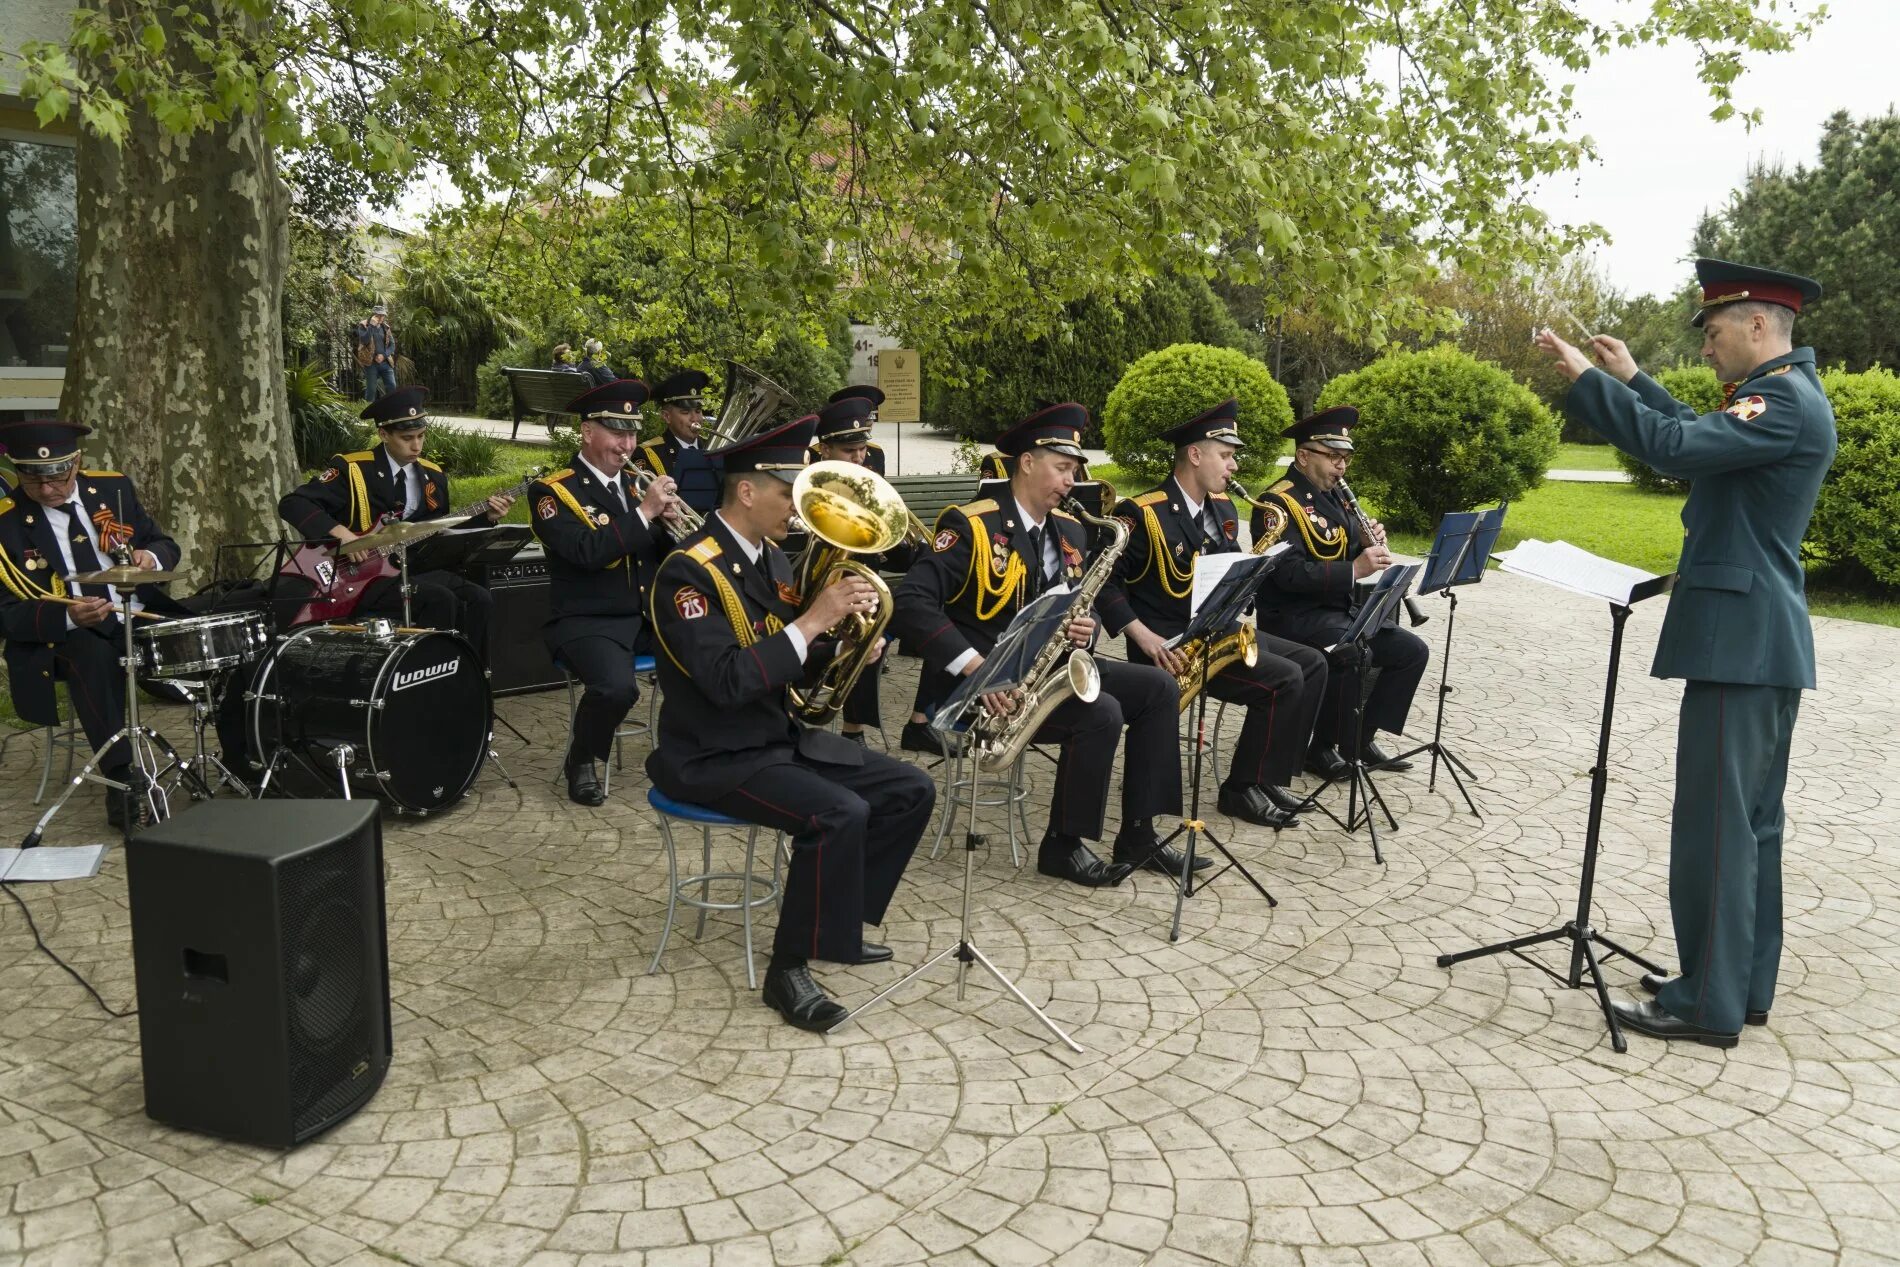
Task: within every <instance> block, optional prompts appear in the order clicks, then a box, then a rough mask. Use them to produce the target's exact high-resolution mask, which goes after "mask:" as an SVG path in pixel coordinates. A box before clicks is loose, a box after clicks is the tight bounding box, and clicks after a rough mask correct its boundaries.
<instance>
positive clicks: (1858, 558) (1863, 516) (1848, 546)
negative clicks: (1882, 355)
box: [1807, 368, 1900, 585]
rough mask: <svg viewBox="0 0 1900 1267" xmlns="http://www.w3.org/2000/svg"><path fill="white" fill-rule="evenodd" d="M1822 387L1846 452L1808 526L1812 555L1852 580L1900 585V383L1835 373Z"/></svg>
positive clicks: (1875, 372) (1873, 373)
mask: <svg viewBox="0 0 1900 1267" xmlns="http://www.w3.org/2000/svg"><path fill="white" fill-rule="evenodd" d="M1821 386H1822V387H1823V388H1825V389H1826V391H1827V398H1828V400H1829V401H1830V402H1831V403H1832V404H1833V406H1834V426H1835V428H1836V429H1837V430H1838V432H1839V433H1840V446H1841V447H1840V451H1839V452H1838V453H1836V454H1835V456H1834V465H1833V467H1832V468H1830V469H1829V471H1828V475H1827V482H1826V483H1824V484H1822V485H1821V497H1820V500H1819V501H1818V502H1817V503H1816V504H1815V507H1814V520H1813V522H1812V523H1810V524H1809V525H1808V539H1807V550H1808V554H1809V555H1810V556H1811V557H1812V558H1813V559H1814V560H1815V561H1816V562H1817V563H1821V564H1823V565H1826V566H1832V567H1838V568H1841V569H1843V570H1844V571H1845V572H1847V573H1848V576H1847V577H1846V578H1845V579H1847V580H1850V581H1852V580H1863V579H1865V578H1866V577H1872V578H1873V579H1874V580H1876V581H1879V582H1881V583H1882V584H1885V585H1900V378H1895V377H1894V374H1893V371H1891V370H1886V369H1879V368H1876V369H1871V370H1868V371H1866V372H1865V373H1862V374H1849V373H1847V372H1846V371H1845V370H1840V369H1833V370H1829V371H1827V372H1826V373H1825V374H1823V375H1821Z"/></svg>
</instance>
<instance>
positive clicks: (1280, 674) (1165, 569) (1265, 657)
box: [1098, 399, 1326, 861]
mask: <svg viewBox="0 0 1900 1267" xmlns="http://www.w3.org/2000/svg"><path fill="white" fill-rule="evenodd" d="M1239 410H1240V402H1239V401H1237V400H1231V399H1230V400H1225V401H1222V402H1221V403H1220V404H1218V405H1216V406H1214V407H1213V408H1212V409H1210V410H1208V411H1207V412H1206V413H1203V414H1201V415H1199V416H1198V417H1195V418H1191V419H1189V420H1188V421H1187V422H1184V423H1182V424H1181V425H1180V426H1178V427H1175V428H1174V429H1173V430H1171V431H1166V432H1163V433H1162V436H1161V438H1162V439H1164V440H1166V441H1168V442H1169V443H1170V444H1172V445H1174V473H1173V474H1172V475H1171V476H1169V477H1168V479H1167V480H1166V481H1164V482H1163V483H1162V484H1160V485H1159V486H1158V487H1155V488H1152V489H1149V490H1148V491H1147V492H1145V493H1142V494H1140V495H1139V496H1136V497H1128V498H1124V499H1123V500H1122V501H1121V503H1120V504H1119V505H1118V506H1116V507H1115V514H1116V515H1117V516H1118V517H1119V518H1121V519H1123V520H1125V521H1126V522H1127V523H1128V524H1129V526H1130V534H1129V539H1128V550H1127V552H1126V553H1124V554H1123V555H1122V557H1121V565H1120V566H1119V567H1118V568H1116V570H1115V580H1114V581H1113V582H1112V583H1111V584H1110V585H1109V587H1108V588H1107V589H1106V590H1105V591H1103V595H1102V601H1101V602H1100V604H1098V605H1099V607H1100V608H1101V612H1102V619H1103V620H1104V621H1105V622H1107V625H1108V631H1109V632H1110V633H1121V634H1123V635H1125V636H1126V637H1127V639H1128V660H1129V663H1131V664H1158V665H1160V666H1161V667H1162V668H1164V669H1167V670H1168V671H1169V672H1170V673H1178V672H1179V663H1178V657H1177V656H1176V655H1175V654H1174V653H1173V652H1172V651H1170V650H1169V649H1168V647H1167V641H1168V639H1170V638H1173V637H1175V636H1177V635H1178V634H1180V633H1181V632H1182V631H1183V630H1185V629H1186V628H1187V626H1188V620H1189V618H1190V616H1191V615H1192V613H1191V611H1190V608H1191V605H1192V601H1191V600H1192V596H1193V593H1194V561H1195V560H1196V559H1198V558H1200V556H1202V555H1203V554H1236V553H1239V551H1240V512H1239V511H1238V510H1237V509H1236V508H1235V506H1234V503H1233V501H1232V499H1230V498H1229V497H1228V496H1227V494H1226V492H1225V491H1223V490H1225V489H1226V487H1227V483H1228V481H1229V480H1230V479H1232V478H1233V474H1234V471H1235V469H1236V467H1237V466H1238V463H1237V462H1236V460H1235V458H1236V455H1237V454H1238V453H1239V452H1240V449H1241V447H1242V442H1241V438H1240V431H1239V428H1238V427H1236V425H1235V418H1236V416H1237V415H1238V413H1239ZM1207 690H1208V693H1209V694H1210V695H1212V696H1213V697H1214V698H1215V699H1219V700H1226V701H1227V702H1229V703H1232V704H1240V705H1243V706H1245V708H1246V710H1247V715H1246V720H1245V721H1244V722H1243V723H1242V724H1241V728H1240V742H1239V743H1238V744H1237V745H1235V747H1234V760H1233V764H1232V765H1231V766H1229V767H1228V773H1227V780H1226V782H1224V783H1222V784H1221V790H1220V809H1221V813H1223V814H1228V815H1231V816H1232V817H1234V818H1243V819H1246V820H1247V821H1248V822H1250V823H1258V824H1260V825H1261V826H1263V827H1288V826H1291V825H1292V824H1293V823H1294V822H1295V821H1296V820H1295V819H1294V818H1293V813H1292V811H1293V809H1294V808H1295V807H1296V806H1297V805H1298V804H1299V798H1298V797H1296V796H1294V795H1293V794H1292V793H1291V792H1289V791H1287V790H1286V788H1287V785H1288V784H1289V783H1291V782H1292V781H1293V776H1294V775H1296V774H1298V773H1299V771H1300V765H1301V762H1302V760H1303V758H1304V757H1305V755H1306V741H1307V739H1308V738H1309V737H1310V736H1311V735H1312V733H1313V722H1314V719H1315V718H1316V717H1317V716H1318V714H1319V704H1320V699H1321V698H1322V697H1323V696H1324V695H1325V692H1326V657H1325V656H1323V655H1321V654H1320V653H1319V652H1318V651H1315V650H1314V649H1313V648H1311V647H1308V646H1302V645H1301V644H1300V643H1297V642H1293V641H1290V640H1289V639H1286V638H1281V637H1277V636H1275V635H1273V634H1270V633H1266V632H1261V633H1260V635H1259V645H1258V652H1257V659H1256V661H1255V663H1254V664H1253V665H1251V666H1249V665H1246V664H1244V663H1235V664H1230V665H1228V666H1227V667H1226V668H1225V669H1223V670H1221V671H1220V673H1218V674H1217V675H1216V676H1214V677H1213V678H1211V679H1209V681H1208V683H1207ZM1197 861H1198V860H1197Z"/></svg>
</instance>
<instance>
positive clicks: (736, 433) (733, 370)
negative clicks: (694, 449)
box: [701, 360, 792, 454]
mask: <svg viewBox="0 0 1900 1267" xmlns="http://www.w3.org/2000/svg"><path fill="white" fill-rule="evenodd" d="M791 403H792V394H791V393H790V392H788V391H786V390H785V389H784V388H783V387H780V386H779V385H778V384H777V383H775V382H773V381H772V380H771V379H769V378H767V377H766V376H765V375H763V374H761V373H759V372H758V371H757V370H755V369H753V368H752V367H751V366H749V365H741V364H739V362H737V361H733V360H728V361H727V362H726V394H725V395H724V396H722V397H721V398H720V400H719V416H718V417H717V418H714V419H713V420H712V422H711V423H710V424H708V425H707V427H706V428H705V430H704V432H703V433H702V439H701V443H702V445H703V446H704V447H705V450H706V452H707V453H708V454H713V453H717V452H719V450H721V449H723V448H726V447H728V446H730V445H734V444H737V443H739V441H741V440H748V439H750V438H752V437H753V436H755V435H757V434H759V432H761V431H763V430H765V428H766V425H767V424H768V423H770V422H771V421H772V420H773V419H774V418H776V417H778V413H779V410H781V409H783V408H785V406H787V405H789V404H791Z"/></svg>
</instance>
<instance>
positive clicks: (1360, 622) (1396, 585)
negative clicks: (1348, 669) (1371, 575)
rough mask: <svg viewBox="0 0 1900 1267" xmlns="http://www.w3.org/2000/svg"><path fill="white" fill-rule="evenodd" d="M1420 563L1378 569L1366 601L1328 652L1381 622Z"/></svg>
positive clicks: (1405, 588) (1358, 636) (1328, 648)
mask: <svg viewBox="0 0 1900 1267" xmlns="http://www.w3.org/2000/svg"><path fill="white" fill-rule="evenodd" d="M1423 566H1424V564H1422V563H1394V564H1393V565H1392V566H1390V567H1388V568H1386V569H1385V571H1383V572H1381V573H1379V579H1378V581H1377V583H1375V584H1374V585H1373V587H1372V592H1371V593H1370V594H1367V595H1366V601H1365V602H1363V603H1361V604H1359V611H1358V612H1357V614H1355V615H1354V616H1353V620H1352V624H1351V625H1349V626H1348V627H1347V629H1346V632H1345V633H1343V634H1341V635H1339V640H1338V641H1337V642H1335V643H1333V645H1332V646H1330V647H1327V648H1326V650H1327V651H1329V652H1330V651H1332V650H1334V649H1335V648H1337V647H1340V646H1343V645H1344V644H1346V643H1348V642H1355V641H1357V640H1358V639H1359V638H1360V636H1361V635H1362V634H1363V633H1364V632H1365V631H1366V630H1367V629H1368V628H1371V627H1373V626H1375V625H1378V624H1380V623H1381V622H1383V621H1384V620H1385V617H1386V614H1387V613H1388V612H1390V611H1391V610H1392V607H1393V605H1394V604H1395V603H1397V602H1398V601H1399V600H1400V599H1402V598H1404V597H1405V592H1406V590H1408V589H1409V588H1411V585H1412V578H1413V577H1415V576H1417V575H1418V571H1419V569H1420V568H1421V567H1423Z"/></svg>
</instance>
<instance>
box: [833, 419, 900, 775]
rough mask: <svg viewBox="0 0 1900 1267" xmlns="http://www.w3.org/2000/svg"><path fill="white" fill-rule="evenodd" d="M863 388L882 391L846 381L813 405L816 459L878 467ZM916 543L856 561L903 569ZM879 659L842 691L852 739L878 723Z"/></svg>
mask: <svg viewBox="0 0 1900 1267" xmlns="http://www.w3.org/2000/svg"><path fill="white" fill-rule="evenodd" d="M865 393H875V394H876V400H882V399H884V393H882V392H880V391H878V390H877V388H875V387H864V388H858V387H846V388H842V389H841V390H839V391H838V392H835V393H833V395H832V398H831V400H830V402H829V403H827V404H826V405H825V407H824V408H823V409H820V410H819V411H818V414H817V417H818V433H817V434H818V438H817V439H816V440H815V441H813V442H812V447H811V450H810V451H811V455H812V457H813V459H815V460H816V461H820V462H850V463H852V464H853V465H856V466H864V467H869V468H870V469H872V470H873V471H879V472H880V473H881V471H882V467H883V454H881V453H876V452H875V450H876V447H877V446H875V445H873V444H872V443H871V420H872V419H874V418H875V417H876V416H877V406H876V401H874V400H873V399H872V397H871V396H869V395H866V394H865ZM915 555H916V548H915V547H914V546H912V545H910V544H909V543H904V544H900V545H897V546H893V547H892V548H891V549H889V550H886V551H885V552H884V553H882V554H879V555H874V556H860V559H859V561H860V562H862V563H865V564H867V565H868V566H870V567H874V568H876V569H878V570H879V571H881V572H903V571H907V570H908V569H909V567H910V565H911V560H912V559H913V558H914V557H915ZM882 667H883V666H882V665H881V664H880V665H879V666H877V667H876V668H872V669H869V670H867V671H866V672H864V673H863V674H862V675H860V676H859V678H858V681H857V685H856V686H854V687H853V688H852V690H851V694H850V695H848V696H846V697H845V702H844V714H843V722H842V724H841V725H840V727H839V733H841V734H842V735H844V737H845V738H846V739H849V740H851V741H852V742H854V743H863V742H864V728H865V727H866V726H870V727H872V728H873V729H880V730H881V729H882V728H883V724H884V723H883V722H882V720H881V719H880V712H879V708H878V681H879V678H880V676H881V675H880V673H879V672H878V670H879V669H881V668H882Z"/></svg>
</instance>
